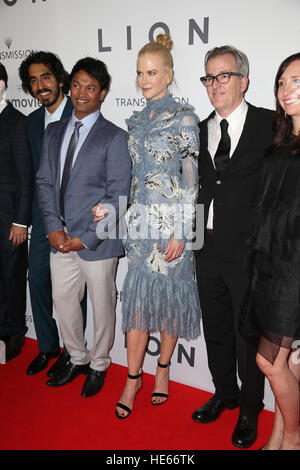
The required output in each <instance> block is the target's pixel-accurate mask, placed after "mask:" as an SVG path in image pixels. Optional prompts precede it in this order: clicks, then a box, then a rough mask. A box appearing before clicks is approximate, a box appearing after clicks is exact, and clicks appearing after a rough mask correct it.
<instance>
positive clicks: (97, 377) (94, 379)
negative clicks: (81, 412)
mask: <svg viewBox="0 0 300 470" xmlns="http://www.w3.org/2000/svg"><path fill="white" fill-rule="evenodd" d="M105 376H106V371H105V370H95V369H91V368H89V373H88V376H87V378H86V380H85V382H84V384H83V388H82V392H81V396H82V397H84V398H88V397H92V396H93V395H96V393H98V392H100V390H101V388H102V387H103V384H104V379H105Z"/></svg>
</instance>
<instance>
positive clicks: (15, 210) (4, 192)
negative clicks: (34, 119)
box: [0, 103, 33, 226]
mask: <svg viewBox="0 0 300 470" xmlns="http://www.w3.org/2000/svg"><path fill="white" fill-rule="evenodd" d="M0 143H1V144H0V168H1V172H0V198H1V207H5V211H6V212H7V213H8V214H9V219H10V220H11V222H15V223H18V224H21V225H27V226H29V225H30V223H31V204H32V193H33V171H32V158H31V153H30V147H29V139H28V133H27V125H26V116H24V115H23V114H22V113H20V111H18V110H16V109H15V108H14V107H13V106H12V105H11V104H10V103H8V104H7V106H6V107H5V108H4V110H3V111H2V113H1V114H0Z"/></svg>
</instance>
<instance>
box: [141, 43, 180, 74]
mask: <svg viewBox="0 0 300 470" xmlns="http://www.w3.org/2000/svg"><path fill="white" fill-rule="evenodd" d="M172 47H173V41H172V39H171V36H169V34H159V35H158V36H156V40H155V42H148V43H147V44H145V46H144V47H142V49H141V50H140V51H139V53H138V59H139V57H141V56H142V55H145V54H161V56H162V58H163V61H164V64H165V66H166V67H167V68H168V69H173V68H174V63H173V57H172V54H171V52H170V51H171V49H172Z"/></svg>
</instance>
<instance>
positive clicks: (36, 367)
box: [26, 348, 60, 375]
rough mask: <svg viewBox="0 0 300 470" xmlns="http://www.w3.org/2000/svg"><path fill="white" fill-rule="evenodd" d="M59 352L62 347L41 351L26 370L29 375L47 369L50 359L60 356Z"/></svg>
mask: <svg viewBox="0 0 300 470" xmlns="http://www.w3.org/2000/svg"><path fill="white" fill-rule="evenodd" d="M59 354H60V348H58V349H56V350H55V351H48V352H40V353H39V354H38V355H37V357H35V358H34V359H33V361H32V362H31V363H30V364H29V366H28V368H27V371H26V373H27V375H34V374H38V373H39V372H41V371H42V370H44V369H46V367H47V365H48V362H49V361H50V359H52V358H53V357H57V356H59Z"/></svg>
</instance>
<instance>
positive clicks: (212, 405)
mask: <svg viewBox="0 0 300 470" xmlns="http://www.w3.org/2000/svg"><path fill="white" fill-rule="evenodd" d="M237 406H238V402H237V401H232V402H227V403H224V402H222V401H221V400H219V399H218V398H216V397H215V396H213V397H211V399H210V400H209V401H208V402H207V403H205V404H204V405H202V406H200V408H198V409H197V410H196V411H194V413H193V414H192V419H193V420H194V421H197V423H212V422H213V421H216V420H217V419H218V418H219V417H220V415H221V414H222V413H223V411H224V410H226V409H229V410H233V409H234V408H236V407H237Z"/></svg>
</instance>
